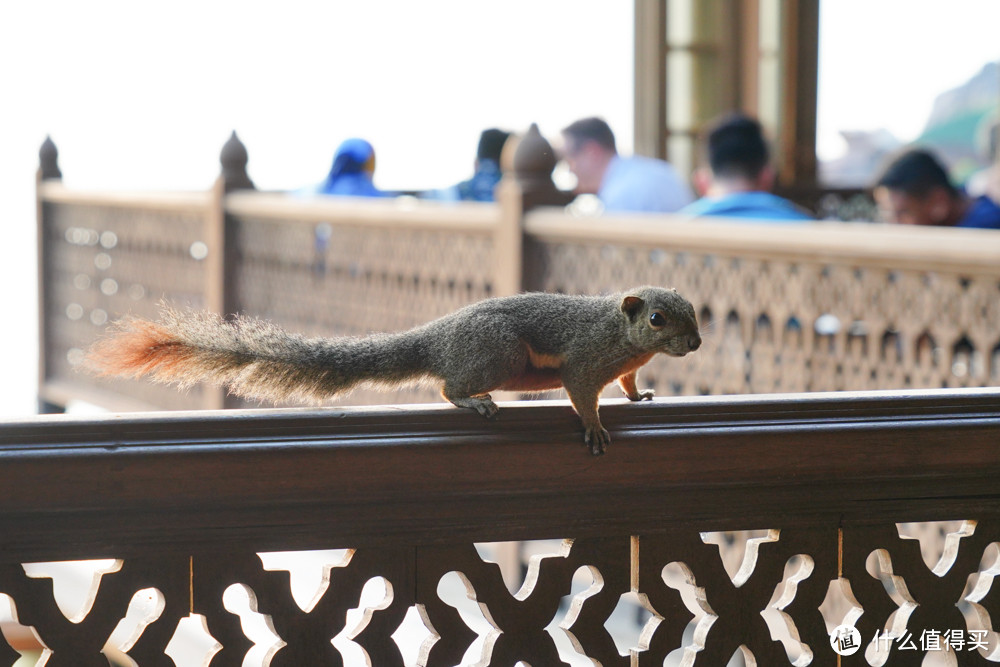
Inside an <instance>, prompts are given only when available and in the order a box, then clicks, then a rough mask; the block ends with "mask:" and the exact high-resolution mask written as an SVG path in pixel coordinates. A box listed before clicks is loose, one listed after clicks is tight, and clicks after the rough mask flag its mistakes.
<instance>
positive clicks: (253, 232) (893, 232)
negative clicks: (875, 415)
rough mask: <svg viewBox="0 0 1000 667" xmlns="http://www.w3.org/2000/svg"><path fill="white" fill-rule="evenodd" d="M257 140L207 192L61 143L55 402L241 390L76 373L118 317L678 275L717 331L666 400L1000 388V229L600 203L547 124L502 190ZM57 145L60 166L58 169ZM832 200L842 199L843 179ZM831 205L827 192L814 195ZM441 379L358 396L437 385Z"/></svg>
mask: <svg viewBox="0 0 1000 667" xmlns="http://www.w3.org/2000/svg"><path fill="white" fill-rule="evenodd" d="M246 155H247V154H246V149H245V148H244V147H243V146H242V144H240V143H239V141H238V139H237V138H236V137H235V135H234V136H233V137H232V138H231V139H230V141H229V142H228V143H227V144H226V146H225V147H224V149H223V151H222V156H221V161H222V165H223V166H222V176H220V178H219V181H218V182H217V184H216V185H215V187H214V188H213V189H212V190H211V191H208V192H200V193H152V194H142V193H125V192H90V191H74V190H71V189H67V188H66V187H64V186H63V185H62V184H61V182H60V180H59V178H58V173H59V172H58V166H57V165H56V164H55V161H54V160H55V158H54V151H52V150H49V151H43V165H42V168H41V169H40V171H39V187H38V201H39V205H38V211H39V247H40V251H41V261H40V267H41V272H40V281H41V290H40V294H41V313H42V322H41V346H40V349H41V350H42V355H41V356H42V361H41V381H40V387H41V399H42V403H43V405H44V406H46V407H47V408H48V409H59V408H60V407H61V406H65V405H66V404H67V403H68V402H69V401H71V400H74V399H79V400H84V401H87V402H89V403H93V404H97V405H100V406H103V407H108V408H112V409H116V410H129V409H178V408H196V407H209V408H220V407H226V406H235V405H238V403H236V402H235V401H233V400H232V399H230V398H227V397H225V396H224V395H223V394H222V393H221V392H219V391H218V390H215V389H210V388H195V389H193V390H191V391H190V392H188V393H186V394H179V393H177V392H175V391H174V390H173V389H169V388H163V387H157V386H152V385H149V384H148V383H144V382H123V381H117V380H116V381H115V382H113V383H111V382H106V381H104V380H99V379H95V378H93V377H90V376H88V375H86V374H84V373H79V372H76V369H75V367H76V365H77V364H78V362H79V360H80V358H81V356H82V354H83V350H84V349H85V348H86V346H88V345H89V344H90V343H91V342H92V341H93V340H94V339H95V337H96V336H98V335H99V334H100V333H101V331H103V329H104V328H105V327H106V326H107V325H108V323H109V322H110V321H111V320H113V319H114V318H117V317H120V316H121V315H124V314H126V313H133V314H136V315H139V316H147V317H149V316H154V315H155V313H156V309H157V304H158V302H160V301H161V300H167V301H170V302H174V303H178V304H181V305H189V306H192V307H195V308H203V307H204V308H209V309H211V310H214V311H217V312H220V313H225V314H229V313H234V312H246V313H249V314H253V315H256V316H260V317H265V318H268V319H271V320H273V321H275V322H276V323H278V324H280V325H282V326H284V327H287V328H289V329H291V330H295V331H300V332H304V333H308V334H316V335H331V336H333V335H361V334H365V333H369V332H374V331H396V330H401V329H405V328H409V327H412V326H415V325H418V324H421V323H423V322H426V321H429V320H431V319H433V318H436V317H439V316H441V315H443V314H445V313H447V312H450V311H452V310H455V309H456V308H458V307H460V306H462V305H465V304H467V303H471V302H473V301H477V300H479V299H483V298H486V297H490V296H499V295H504V294H512V293H516V292H519V291H524V290H542V291H556V292H568V293H590V294H596V293H608V292H617V291H621V290H624V289H628V288H629V287H631V286H635V285H639V284H648V283H652V284H659V285H665V286H673V287H676V288H677V289H678V290H680V291H681V293H682V294H684V295H685V296H687V297H688V298H689V299H690V300H691V301H692V302H693V303H695V304H696V308H697V309H698V310H699V314H700V319H701V324H702V327H703V328H704V329H705V333H706V339H707V344H706V345H705V346H704V347H703V348H702V350H700V351H699V352H698V354H696V355H691V356H690V357H688V358H687V359H684V360H681V361H677V360H667V359H661V360H657V361H655V362H654V363H652V364H651V365H650V367H649V369H648V370H646V371H644V373H643V374H641V375H640V379H641V380H642V381H643V382H645V383H647V384H649V385H651V386H654V387H655V388H656V390H657V391H658V393H659V394H660V395H676V394H729V393H761V392H781V391H820V390H842V389H849V390H860V389H908V388H918V387H927V388H943V387H969V386H991V385H996V384H998V382H1000V306H998V304H1000V234H997V233H996V232H991V231H983V230H958V229H927V228H913V227H904V226H887V225H875V224H862V223H858V222H854V223H840V222H819V223H810V224H802V225H796V226H788V225H784V226H775V225H769V224H766V223H759V224H747V223H744V222H728V223H727V222H724V221H723V222H702V221H693V220H690V219H685V218H682V217H678V216H667V215H664V216H652V215H638V214H637V215H614V216H612V215H600V216H594V215H581V214H578V213H576V212H575V209H573V208H569V209H566V208H562V205H563V204H565V203H567V202H568V201H569V199H570V197H569V195H568V194H567V193H563V192H560V191H559V190H557V189H556V187H555V186H554V185H553V183H552V179H551V174H552V171H553V169H554V167H555V158H554V155H553V151H552V148H551V146H550V145H549V144H548V142H547V141H546V140H545V139H544V138H542V137H541V136H540V135H539V134H538V132H537V128H532V129H530V130H529V131H528V132H527V133H526V134H525V136H524V137H523V138H522V139H521V140H520V142H519V143H518V144H517V146H516V148H511V150H510V152H509V153H508V155H507V158H506V159H505V162H506V164H505V169H506V175H505V179H504V181H503V182H502V183H501V185H500V186H499V188H498V192H497V195H498V196H497V203H496V204H476V203H462V204H444V203H437V202H431V201H423V200H418V199H416V198H413V197H404V198H397V199H394V200H388V201H373V200H360V199H344V198H330V197H312V198H305V197H296V196H291V195H286V194H280V193H266V192H259V191H257V190H254V189H253V184H252V183H251V182H250V179H249V178H248V177H247V176H246V171H245V165H246V160H247V157H246ZM46 160H47V161H48V162H49V163H48V164H46V163H45V162H46ZM830 196H840V195H838V194H831V195H830ZM813 199H814V200H815V201H822V199H823V198H822V197H819V198H816V197H813ZM434 394H435V392H433V391H431V390H426V389H416V390H409V391H402V392H399V393H397V394H393V395H385V394H372V393H358V394H355V395H353V396H351V397H350V398H349V399H347V400H348V401H349V402H350V403H353V404H366V403H385V402H392V401H398V402H407V403H409V402H419V401H425V400H437V399H436V398H435V395H434Z"/></svg>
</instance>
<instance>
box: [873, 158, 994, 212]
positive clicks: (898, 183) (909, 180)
mask: <svg viewBox="0 0 1000 667" xmlns="http://www.w3.org/2000/svg"><path fill="white" fill-rule="evenodd" d="M875 202H876V203H877V204H878V207H879V214H880V216H881V218H882V219H883V220H884V221H886V222H896V223H900V224H904V225H934V226H939V227H976V228H981V229H1000V206H997V204H996V202H994V201H993V200H992V199H990V198H989V197H986V196H982V197H976V198H970V197H969V196H968V195H966V194H965V192H964V191H962V190H961V189H959V188H956V187H955V186H954V185H953V184H952V182H951V179H949V178H948V173H947V172H946V171H945V169H944V166H943V165H942V164H941V162H940V161H939V160H938V159H937V158H936V157H935V156H934V154H933V153H931V152H930V151H928V150H924V149H910V150H907V151H906V152H904V153H903V154H902V155H900V156H899V157H897V158H896V159H894V160H893V161H892V162H891V163H890V164H889V166H888V167H886V168H885V170H884V171H883V172H882V174H881V175H880V176H879V178H878V180H877V181H876V183H875Z"/></svg>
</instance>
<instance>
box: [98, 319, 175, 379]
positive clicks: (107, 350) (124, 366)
mask: <svg viewBox="0 0 1000 667" xmlns="http://www.w3.org/2000/svg"><path fill="white" fill-rule="evenodd" d="M191 354H192V350H191V349H190V348H189V347H188V346H187V345H185V344H184V343H183V342H182V341H181V340H179V339H178V338H177V337H176V336H175V335H173V334H172V333H171V332H170V331H169V330H168V329H167V328H166V327H164V326H162V325H160V324H157V323H155V322H149V321H147V320H140V319H127V320H123V321H121V322H119V323H118V325H117V330H114V331H112V332H111V333H110V334H109V335H108V336H106V337H105V338H102V339H100V340H98V341H97V342H96V343H94V345H93V346H92V347H91V348H90V350H89V351H88V352H87V356H86V357H85V358H84V363H83V365H84V368H86V369H88V370H90V371H92V372H94V373H96V374H98V375H103V376H122V377H139V376H142V375H153V376H155V377H156V379H158V380H161V381H165V382H170V381H172V380H173V381H179V380H180V379H181V377H180V376H181V375H182V374H183V373H182V368H183V364H184V362H185V361H186V360H188V359H189V358H190V357H191Z"/></svg>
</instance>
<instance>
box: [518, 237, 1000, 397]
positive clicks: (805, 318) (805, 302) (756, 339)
mask: <svg viewBox="0 0 1000 667" xmlns="http://www.w3.org/2000/svg"><path fill="white" fill-rule="evenodd" d="M527 252H528V257H529V260H528V262H527V266H529V267H530V272H529V277H528V284H529V286H530V288H532V289H537V290H545V291H559V292H568V293H602V292H605V293H606V292H613V291H614V292H617V291H620V290H621V289H625V288H627V286H629V285H642V284H650V283H652V284H660V285H667V286H672V287H676V288H677V290H678V291H679V292H680V293H681V294H684V295H685V296H686V297H688V298H689V299H690V300H691V301H692V303H694V304H695V308H696V310H697V311H698V313H699V318H700V324H701V327H702V330H703V332H704V336H703V338H704V339H705V343H704V345H703V346H702V348H701V349H700V350H699V351H698V352H697V353H696V354H693V355H690V356H689V357H687V358H685V359H682V360H673V359H655V360H654V361H653V362H651V363H650V365H649V367H648V368H646V369H644V370H643V371H641V372H640V380H642V379H643V378H645V382H646V383H648V384H651V385H652V386H654V387H655V388H656V390H657V393H659V394H661V395H670V394H742V393H769V392H796V391H838V390H864V389H907V388H935V387H970V386H991V385H996V384H997V383H998V382H1000V306H998V304H1000V284H998V281H997V279H996V277H995V276H985V275H984V276H976V275H972V276H969V275H963V274H959V273H940V272H929V271H919V270H912V269H898V270H896V269H891V268H876V267H865V266H861V265H857V266H855V265H851V264H830V263H823V262H818V261H816V262H813V261H808V260H771V261H767V260H761V259H752V258H738V257H725V256H720V255H713V254H704V253H701V254H699V253H688V252H671V251H665V250H656V249H649V248H645V249H644V248H642V247H634V246H627V245H601V244H588V243H569V242H565V243H555V242H542V241H535V242H532V243H530V244H529V245H528V248H527Z"/></svg>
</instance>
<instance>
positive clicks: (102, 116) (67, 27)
mask: <svg viewBox="0 0 1000 667" xmlns="http://www.w3.org/2000/svg"><path fill="white" fill-rule="evenodd" d="M830 10H833V11H830ZM823 21H824V26H825V29H824V35H825V38H824V39H823V41H822V44H821V49H822V54H821V67H822V71H821V82H822V85H823V87H822V91H821V95H820V122H821V127H820V131H821V145H822V146H824V147H826V146H831V147H832V148H830V149H828V152H829V151H833V152H835V151H836V149H837V143H836V133H835V131H834V132H832V133H831V129H830V128H835V127H843V128H845V129H874V128H876V127H879V126H882V125H885V126H888V127H890V128H891V129H893V130H894V132H896V134H897V135H898V136H900V138H904V139H906V138H910V137H912V136H913V135H915V134H916V133H917V132H918V131H919V130H920V129H921V127H922V123H923V121H924V119H926V117H927V113H928V112H929V110H930V103H931V101H932V100H933V97H934V95H935V94H937V93H938V92H940V91H941V90H943V89H946V88H950V87H953V86H955V85H958V84H960V83H962V82H963V81H964V80H966V79H967V78H968V77H970V76H971V75H973V74H975V72H976V71H978V69H979V68H980V67H981V66H982V64H983V63H984V62H986V61H987V60H989V59H991V58H992V59H996V58H997V57H1000V46H998V44H1000V40H998V39H997V34H998V33H997V26H1000V0H950V1H949V2H947V3H943V2H940V1H939V0H937V1H936V0H824V2H823ZM632 30H633V26H632V2H631V1H630V0H506V1H505V2H503V3H494V2H482V1H479V0H420V1H418V0H366V1H364V2H359V1H358V0H352V1H351V2H348V1H347V0H327V1H325V2H320V1H318V0H285V1H284V2H281V3H275V2H259V1H253V0H244V1H241V2H235V1H229V0H226V1H220V0H175V1H174V2H171V3H155V4H154V3H145V2H135V1H134V0H129V1H115V0H88V1H87V2H79V1H76V0H73V1H70V0H32V1H30V2H16V3H15V2H10V3H7V4H6V5H5V7H4V10H3V17H2V20H0V100H2V102H3V104H2V106H0V229H2V230H3V233H2V236H0V285H3V294H4V297H5V298H4V300H3V302H2V303H3V305H2V307H0V313H2V318H0V322H2V325H3V326H2V327H0V343H2V347H0V350H3V351H4V352H2V353H0V417H4V416H12V415H27V414H30V413H31V412H32V411H33V410H34V405H35V401H34V396H35V384H34V383H35V368H36V355H37V348H36V340H35V336H36V317H37V315H36V301H35V299H36V297H35V293H34V290H35V282H36V281H35V274H34V271H35V248H34V235H35V221H34V216H35V210H34V199H33V197H34V195H33V188H34V172H35V169H36V166H37V154H38V147H39V145H40V144H41V142H42V140H43V139H44V137H45V135H46V134H51V135H52V137H53V139H54V140H55V142H56V144H57V145H58V147H59V151H60V165H61V167H62V171H63V174H64V180H65V182H66V183H67V184H68V185H70V186H73V187H88V188H90V187H96V188H109V189H122V188H154V189H204V188H207V187H209V186H210V185H211V183H212V181H213V180H214V178H215V176H216V174H217V173H218V168H219V167H218V154H219V150H220V149H221V147H222V145H223V143H224V142H225V140H226V139H227V137H228V136H229V133H230V131H232V130H233V129H235V130H237V132H238V133H239V135H240V137H241V138H242V139H243V141H244V143H245V144H246V146H247V148H248V151H249V155H250V165H249V171H250V175H251V177H252V178H253V179H254V181H255V182H256V183H257V185H258V187H260V188H264V189H282V188H295V187H299V186H302V185H307V184H310V183H314V182H316V181H319V180H321V179H322V178H323V176H324V175H325V174H326V171H327V169H328V167H329V163H330V159H331V157H332V153H333V150H334V148H335V147H336V145H337V144H338V143H339V142H340V141H341V140H342V139H344V138H345V137H347V136H350V135H361V136H365V137H366V138H368V139H370V140H371V141H372V142H373V144H374V145H375V147H376V151H377V154H378V168H377V172H376V181H377V183H379V184H380V185H381V186H383V187H386V188H423V187H440V186H446V185H449V184H451V183H454V182H456V181H458V180H460V179H462V178H465V177H466V176H467V175H468V173H469V172H470V170H471V165H472V159H473V155H474V150H475V145H476V141H477V139H478V135H479V131H480V130H481V129H483V128H484V127H488V126H493V125H496V126H500V127H505V128H509V129H513V130H518V131H523V130H524V129H526V128H527V126H528V124H529V123H531V122H538V123H539V125H540V127H541V130H542V132H543V133H544V134H546V135H547V136H549V137H554V136H556V135H557V134H558V132H559V130H560V129H561V128H562V127H563V126H565V125H566V124H568V123H569V122H571V121H573V120H575V119H576V118H579V117H582V116H588V115H602V116H604V117H605V118H606V119H607V120H608V121H609V122H610V123H611V125H612V127H613V128H614V129H615V130H616V133H617V134H618V137H619V144H620V145H621V147H622V148H623V150H624V151H625V152H628V151H629V150H630V147H631V144H632V99H633V91H632V78H633V77H632V48H633V46H632ZM899 40H901V41H902V42H903V43H904V46H897V45H895V42H896V41H899ZM907 44H908V46H907ZM831 134H832V136H833V139H830V138H829V137H830V136H831Z"/></svg>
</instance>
